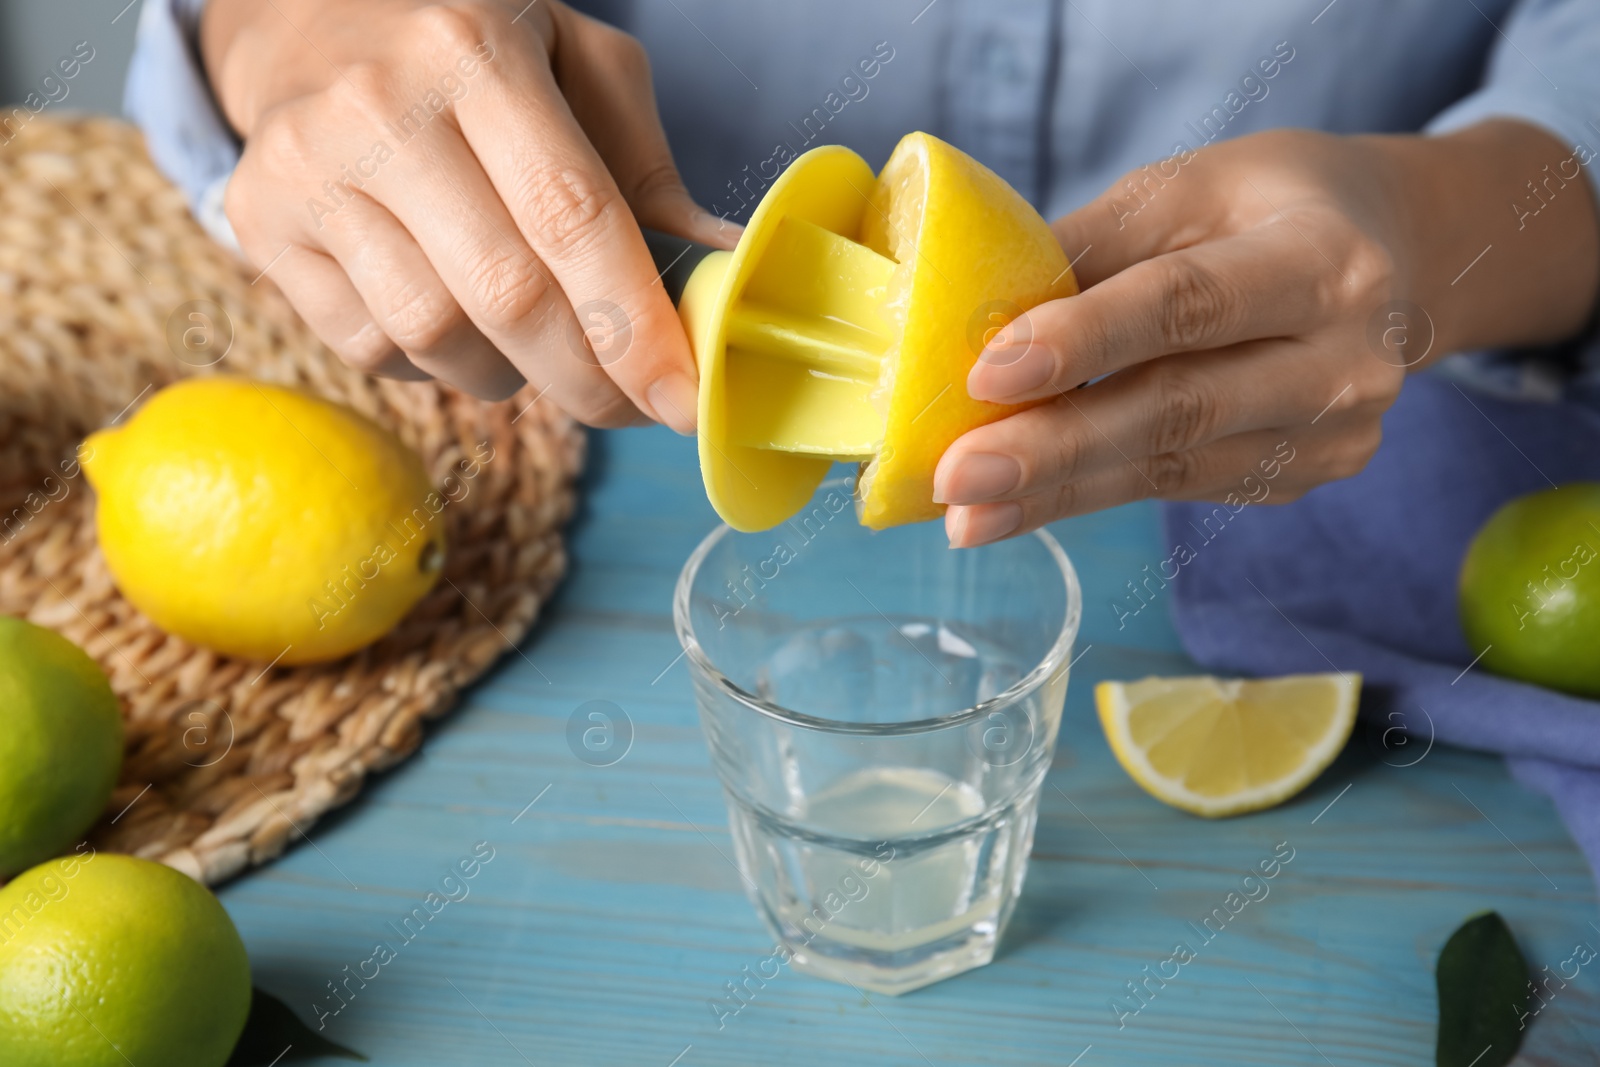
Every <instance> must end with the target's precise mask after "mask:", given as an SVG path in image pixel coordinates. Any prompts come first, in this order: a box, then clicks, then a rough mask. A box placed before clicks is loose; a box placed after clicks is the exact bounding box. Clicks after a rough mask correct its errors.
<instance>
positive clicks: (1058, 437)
mask: <svg viewBox="0 0 1600 1067" xmlns="http://www.w3.org/2000/svg"><path fill="white" fill-rule="evenodd" d="M1051 441H1052V444H1053V447H1052V448H1051V450H1050V453H1049V467H1050V470H1049V475H1050V477H1052V478H1060V479H1063V480H1067V481H1070V480H1072V479H1074V478H1076V477H1078V475H1079V472H1080V471H1081V469H1082V467H1083V448H1082V446H1081V445H1080V443H1079V439H1078V437H1077V435H1076V434H1073V433H1071V432H1069V431H1067V430H1061V431H1058V432H1057V433H1055V434H1054V435H1053V436H1052V438H1051ZM1019 454H1020V455H1021V456H1022V457H1023V478H1022V484H1024V485H1027V484H1029V483H1030V482H1033V481H1040V480H1043V479H1042V478H1041V477H1040V475H1041V473H1043V472H1040V471H1037V470H1030V469H1029V468H1030V467H1031V466H1033V464H1031V463H1030V462H1029V461H1028V460H1027V458H1026V456H1027V452H1026V451H1022V452H1020V453H1019Z"/></svg>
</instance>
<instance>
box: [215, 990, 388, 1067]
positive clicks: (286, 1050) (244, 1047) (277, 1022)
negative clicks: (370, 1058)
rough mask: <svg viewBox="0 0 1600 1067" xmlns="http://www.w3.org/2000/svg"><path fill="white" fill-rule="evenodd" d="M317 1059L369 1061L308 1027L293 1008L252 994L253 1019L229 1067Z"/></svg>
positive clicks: (270, 997) (259, 1066)
mask: <svg viewBox="0 0 1600 1067" xmlns="http://www.w3.org/2000/svg"><path fill="white" fill-rule="evenodd" d="M313 1056H342V1057H344V1058H345V1059H347V1060H361V1061H362V1062H365V1061H366V1059H367V1058H366V1057H365V1056H363V1055H362V1054H361V1053H359V1052H356V1051H354V1050H353V1049H347V1048H345V1047H344V1046H343V1045H336V1044H334V1043H333V1042H332V1041H329V1040H328V1039H327V1038H325V1037H323V1036H322V1035H321V1034H319V1033H317V1032H316V1031H315V1030H312V1029H311V1028H310V1027H308V1026H306V1024H305V1023H303V1022H301V1021H300V1017H299V1016H298V1015H296V1014H295V1013H294V1012H293V1011H291V1010H289V1005H287V1004H285V1003H284V1002H283V1001H281V1000H279V999H278V998H277V997H275V996H273V995H272V994H271V993H264V992H262V991H261V990H259V989H255V990H252V991H251V997H250V1018H249V1019H248V1020H246V1022H245V1024H244V1033H242V1034H240V1035H239V1043H238V1044H237V1045H235V1046H234V1047H233V1055H232V1056H230V1057H229V1058H228V1067H267V1065H268V1064H272V1063H279V1062H281V1063H287V1062H289V1061H290V1060H307V1059H310V1058H311V1057H313Z"/></svg>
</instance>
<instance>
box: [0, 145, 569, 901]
mask: <svg viewBox="0 0 1600 1067" xmlns="http://www.w3.org/2000/svg"><path fill="white" fill-rule="evenodd" d="M253 279H255V272H254V271H251V270H248V269H246V268H245V267H244V266H242V265H241V264H239V263H238V262H237V261H236V260H235V259H234V258H233V257H232V256H231V255H230V254H229V253H228V252H226V251H224V250H223V249H221V248H220V247H218V246H217V245H216V244H215V243H214V242H212V241H211V240H210V239H209V238H208V237H207V236H206V235H205V234H204V233H203V232H202V231H201V229H200V228H199V226H198V225H196V223H195V222H194V221H193V219H192V218H191V217H190V216H189V213H188V210H187V208H186V207H185V205H184V201H183V197H182V196H181V194H179V193H178V191H177V190H176V189H174V188H173V187H172V186H171V185H170V184H168V183H167V181H166V180H165V179H164V178H162V177H161V175H160V174H159V173H158V172H157V171H156V170H155V168H154V167H153V166H152V165H151V163H150V160H149V158H148V157H147V156H146V154H145V151H144V146H143V143H142V141H141V139H140V137H139V134H138V133H137V132H136V131H134V130H133V129H132V128H131V127H129V126H127V125H126V124H123V123H120V122H114V121H109V120H103V119H79V120H62V121H52V120H51V119H48V118H44V117H41V118H37V119H34V120H33V121H32V122H30V123H29V124H28V125H27V126H25V127H23V128H22V130H21V131H20V132H19V133H18V135H17V136H16V137H15V139H13V140H12V141H11V142H10V143H9V144H6V145H4V146H0V613H4V614H10V615H20V616H25V617H26V618H28V619H30V620H32V621H33V622H36V623H39V624H41V625H44V626H49V627H51V628H53V629H55V630H58V631H59V632H61V633H63V634H65V635H66V636H67V637H69V638H71V639H72V640H73V641H75V642H77V643H78V644H79V645H81V646H82V647H83V648H84V649H86V650H87V651H88V653H89V654H90V655H91V656H93V657H94V658H95V660H96V661H97V662H99V663H100V665H101V666H102V667H104V668H105V670H106V673H107V674H108V675H109V676H110V678H111V684H112V688H114V689H115V690H116V692H117V695H118V696H119V697H120V698H121V700H122V704H123V710H124V715H125V720H126V724H127V752H126V758H125V761H124V765H123V771H122V779H121V782H120V784H119V785H118V787H117V790H116V793H115V795H114V796H113V797H112V800H111V803H110V805H109V806H108V808H107V811H106V814H105V816H104V817H103V818H102V819H101V821H100V823H99V825H98V826H97V827H96V828H95V829H94V831H93V833H92V835H91V840H92V841H93V842H94V843H95V844H96V845H97V846H98V847H101V848H105V849H108V850H111V851H116V852H127V853H133V854H135V855H139V856H144V857H147V858H150V859H156V860H160V861H162V862H163V863H167V864H170V865H171V866H173V867H176V868H178V869H179V870H182V871H185V872H187V873H188V874H190V875H192V876H193V877H195V878H197V879H199V880H201V881H204V882H206V883H213V884H214V883H216V882H220V881H222V880H224V879H227V878H230V877H232V876H233V875H235V874H237V873H238V872H240V871H241V870H244V869H245V868H247V867H249V866H252V865H254V864H259V863H262V862H265V861H266V860H269V859H271V858H273V857H274V856H276V855H278V854H279V853H280V852H282V851H283V849H284V847H285V845H286V844H288V843H289V842H290V841H291V840H292V839H294V838H296V837H300V836H303V835H304V834H305V833H306V832H307V831H308V830H309V829H310V827H311V825H312V824H313V823H314V822H315V821H316V819H317V817H318V816H319V815H321V814H322V813H323V812H325V811H327V810H328V809H329V808H332V807H335V806H337V805H339V804H343V803H345V802H346V801H348V800H349V799H350V798H351V797H353V796H354V795H355V794H356V792H357V791H358V790H359V789H360V788H361V784H362V782H363V781H364V780H365V778H366V776H367V774H368V772H370V771H374V770H379V769H382V768H384V767H388V766H391V765H393V764H394V763H396V762H398V761H400V760H401V759H404V758H405V757H406V756H407V755H408V754H409V753H411V752H412V751H414V750H415V749H416V748H417V746H418V744H419V743H420V742H421V739H422V723H423V720H425V719H428V718H432V717H435V716H438V715H440V714H442V713H443V712H444V711H445V710H446V709H448V708H449V707H450V705H451V703H452V701H453V700H454V698H455V696H456V694H457V692H458V691H459V690H460V689H461V687H462V686H464V685H465V684H467V683H468V682H470V681H472V680H473V679H474V678H476V677H478V676H479V675H481V674H482V673H483V672H484V671H485V670H486V669H487V668H488V667H489V666H490V664H492V663H493V662H494V661H495V659H496V658H497V657H498V656H499V655H500V654H501V653H503V652H505V651H506V650H507V649H508V648H509V647H510V646H511V645H512V644H513V643H515V642H517V641H518V640H520V639H521V638H522V637H523V635H524V634H526V633H527V631H528V627H529V626H530V625H531V624H532V622H533V620H534V617H535V616H536V615H537V614H538V611H539V607H540V604H541V603H542V602H543V600H544V598H545V597H546V596H547V595H548V594H549V592H550V591H551V589H552V588H553V587H554V586H555V584H556V583H557V582H558V581H559V580H560V577H561V574H562V572H563V570H564V567H565V563H566V557H565V554H564V551H563V548H562V543H561V528H562V525H563V523H564V522H565V520H566V519H567V517H568V516H569V515H570V513H571V511H572V507H573V479H574V477H575V475H576V474H577V472H578V469H579V467H580V466H581V463H582V456H583V437H582V434H581V432H580V431H579V430H578V429H577V428H576V427H575V426H574V425H573V424H572V423H571V422H570V421H569V420H568V419H567V418H565V417H564V416H563V415H561V414H560V413H559V412H557V411H556V410H555V409H554V408H553V407H552V406H551V405H550V404H549V403H547V402H545V403H538V402H534V394H533V393H532V392H531V391H529V390H526V389H525V390H524V391H523V392H522V393H519V394H518V396H517V397H515V398H513V399H512V400H511V401H509V402H507V403H502V404H486V403H482V402H480V401H477V400H474V399H472V398H470V397H467V396H465V395H463V394H460V393H457V392H455V391H454V390H452V389H450V388H448V387H445V386H441V385H437V384H435V383H431V382H430V383H412V382H407V383H401V382H394V381H386V380H378V379H372V378H368V377H366V376H364V375H361V374H359V373H356V372H354V371H351V370H349V369H348V368H346V367H345V366H344V365H343V364H342V363H340V362H339V361H338V359H337V358H335V357H334V356H333V354H332V353H330V352H329V351H328V350H327V349H325V348H324V347H323V346H322V345H321V344H320V343H319V342H318V341H317V340H316V338H315V337H314V336H313V335H312V334H311V332H310V331H309V330H308V329H307V328H306V326H305V325H304V324H303V323H302V322H301V321H300V320H299V318H297V317H296V315H295V314H294V312H293V311H292V310H291V309H290V307H289V305H288V304H287V302H286V301H285V300H284V299H283V297H282V296H281V295H280V294H279V293H278V291H277V290H276V289H274V288H273V287H272V285H271V282H270V280H269V279H265V278H262V279H259V280H255V281H254V283H252V282H253ZM195 301H209V302H211V303H210V304H203V305H198V308H199V310H200V312H201V313H202V314H206V315H208V319H210V320H215V321H212V322H211V324H210V326H209V329H210V330H211V331H212V332H211V333H210V334H209V335H207V336H202V335H191V336H190V337H188V338H187V339H184V338H183V334H184V331H185V330H186V329H189V328H190V327H191V326H192V325H193V324H195V323H200V322H202V320H195V319H191V318H189V314H190V312H192V311H194V310H196V306H194V305H193V302H195ZM217 307H220V308H221V309H222V311H223V313H224V314H222V315H217V314H216V311H215V309H216V308H217ZM169 320H170V322H171V325H170V326H169ZM200 328H202V329H206V327H205V326H204V325H202V326H201V327H200ZM229 333H231V337H232V341H231V345H230V346H229V347H228V348H227V351H226V355H225V356H223V357H222V358H221V359H220V360H219V361H217V362H215V363H214V364H211V365H209V366H199V365H198V364H201V363H210V361H211V360H212V359H214V358H216V353H217V352H218V350H219V348H220V347H221V346H222V344H223V343H224V341H225V340H226V337H227V335H228V334H229ZM208 338H209V341H210V347H207V346H206V341H207V340H208ZM186 345H187V347H186ZM175 353H181V354H182V356H183V358H181V359H180V358H179V355H177V354H175ZM211 373H228V374H239V375H247V376H250V377H253V378H257V379H261V380H264V381H272V382H281V383H284V384H292V385H298V386H301V387H303V388H306V389H310V390H312V391H314V392H317V393H320V394H321V395H323V396H326V397H329V398H332V399H335V400H339V401H342V402H343V403H346V404H349V405H350V406H351V407H353V408H355V409H357V410H359V411H361V412H364V413H365V414H367V415H369V416H371V417H372V418H374V419H376V420H377V421H378V422H380V423H382V424H384V425H386V426H388V427H389V428H391V429H392V430H394V431H395V432H396V433H397V434H398V435H399V436H400V437H401V439H402V440H404V441H405V442H406V443H407V444H408V445H410V446H411V447H412V448H414V449H416V450H417V452H418V453H419V454H420V455H421V456H422V458H423V461H424V463H425V464H426V465H427V468H428V470H429V471H430V473H431V474H432V476H433V479H434V482H435V484H443V482H444V479H445V478H446V477H447V476H449V475H451V474H452V473H454V474H455V475H456V478H457V479H459V483H455V482H453V483H452V485H453V486H455V488H453V489H452V492H451V493H450V494H449V495H450V497H451V498H452V499H451V502H450V503H449V504H448V505H447V506H445V508H444V511H443V513H442V514H443V517H444V519H445V520H446V522H447V524H448V526H447V529H448V534H449V538H450V552H449V557H448V560H447V562H446V565H445V569H444V580H442V581H440V582H439V584H438V585H437V586H436V587H435V589H434V590H433V592H432V593H430V594H429V595H428V597H427V598H426V599H424V600H423V601H422V603H420V604H419V605H418V606H417V607H416V609H415V610H413V611H412V612H411V613H410V614H409V615H408V616H407V617H406V618H405V620H404V621H403V622H402V623H401V624H400V626H399V627H398V628H397V629H396V630H395V631H394V632H393V633H391V634H390V635H388V636H387V637H385V638H384V639H383V640H381V641H380V642H378V643H377V644H375V645H373V646H371V647H370V648H368V649H366V650H364V651H363V652H361V653H359V654H357V655H355V656H353V657H350V658H348V659H345V660H342V661H339V662H337V663H332V664H326V665H321V666H312V667H293V668H284V667H270V668H269V667H267V666H266V665H264V664H260V663H249V662H244V661H240V660H234V659H230V658H227V657H225V656H220V655H217V654H215V653H212V652H208V651H206V650H204V649H201V648H196V647H195V646H193V645H190V644H188V643H187V642H185V641H182V640H180V639H178V638H175V637H171V636H168V635H167V634H165V633H163V632H162V631H160V630H158V629H157V628H156V627H155V626H154V624H152V623H151V622H149V621H148V620H147V619H145V618H144V617H143V616H142V615H140V614H139V613H138V612H137V611H136V610H134V608H133V607H132V606H131V605H130V604H129V603H128V602H127V601H125V600H123V599H122V597H121V596H120V595H119V594H118V593H117V591H116V588H115V586H114V585H113V584H112V581H111V577H110V574H109V573H108V572H107V570H106V566H105V561H104V559H103V558H102V556H101V554H100V551H99V549H98V547H97V545H96V543H95V534H94V521H93V520H94V502H93V493H92V491H91V490H90V488H89V486H88V484H87V482H86V481H85V479H84V477H83V476H82V474H81V472H79V470H78V468H77V465H76V464H75V463H74V462H73V457H74V453H75V449H76V446H77V444H78V442H79V441H81V440H82V439H83V437H84V436H85V435H86V434H87V433H89V432H90V431H92V430H94V429H96V428H98V427H100V426H103V425H106V424H108V423H110V422H113V421H116V420H117V419H119V418H122V417H124V416H125V415H126V413H127V412H128V411H129V410H131V409H132V408H134V407H135V406H136V405H137V404H138V403H139V402H141V401H142V400H143V399H145V398H148V397H149V396H150V395H151V393H153V392H154V391H155V390H156V389H159V388H161V386H163V385H165V384H167V383H169V382H171V381H173V380H175V379H177V378H179V377H182V376H184V375H189V374H211ZM485 456H488V457H489V458H488V459H487V460H485V459H484V457H485ZM463 461H465V466H463ZM474 468H476V469H474ZM467 471H472V473H471V474H467V473H466V472H467ZM460 486H465V487H466V491H465V493H464V494H463V492H462V490H461V488H460Z"/></svg>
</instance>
